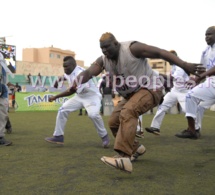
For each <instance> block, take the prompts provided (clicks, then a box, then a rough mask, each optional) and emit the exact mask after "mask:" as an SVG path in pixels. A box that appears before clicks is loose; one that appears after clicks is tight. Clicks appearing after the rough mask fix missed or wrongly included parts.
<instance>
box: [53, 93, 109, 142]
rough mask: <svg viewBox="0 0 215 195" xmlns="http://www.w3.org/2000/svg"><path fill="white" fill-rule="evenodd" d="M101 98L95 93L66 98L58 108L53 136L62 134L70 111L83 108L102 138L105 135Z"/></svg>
mask: <svg viewBox="0 0 215 195" xmlns="http://www.w3.org/2000/svg"><path fill="white" fill-rule="evenodd" d="M100 107H101V98H100V96H98V95H97V94H95V95H94V94H93V95H92V94H90V95H87V94H85V96H83V95H75V96H74V97H72V98H71V99H69V100H67V101H66V102H65V103H64V104H63V105H62V106H61V107H60V108H59V110H58V114H57V118H56V125H55V130H54V134H53V135H54V136H59V135H64V128H65V125H66V122H67V119H68V116H69V114H70V113H71V112H74V111H76V110H80V109H81V108H85V109H86V110H87V113H88V117H89V118H90V119H91V120H92V122H93V124H94V126H95V128H96V131H97V133H98V135H99V136H100V137H101V138H102V137H104V136H105V135H107V131H106V129H105V126H104V122H103V119H102V117H101V115H100Z"/></svg>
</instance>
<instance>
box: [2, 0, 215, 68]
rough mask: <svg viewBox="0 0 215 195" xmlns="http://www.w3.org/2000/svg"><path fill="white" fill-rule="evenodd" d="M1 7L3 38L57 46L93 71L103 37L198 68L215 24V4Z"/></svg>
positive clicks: (67, 1)
mask: <svg viewBox="0 0 215 195" xmlns="http://www.w3.org/2000/svg"><path fill="white" fill-rule="evenodd" d="M0 2H1V28H0V37H1V36H6V43H7V44H11V45H16V49H17V52H16V55H17V60H20V61H21V60H22V49H23V48H31V47H36V48H43V47H50V46H52V45H53V47H56V48H60V49H68V50H71V51H74V52H75V53H76V59H78V60H83V61H84V62H85V66H90V64H91V63H92V62H94V61H95V60H96V59H97V58H98V57H99V56H101V55H102V52H101V49H100V46H99V38H100V37H101V35H102V34H103V33H105V32H111V33H113V34H114V35H115V37H116V39H117V40H118V41H119V42H123V41H130V40H136V41H140V42H143V43H146V44H148V45H153V46H156V47H159V48H162V49H166V50H171V49H174V50H176V51H177V53H178V55H179V57H180V58H182V59H183V60H185V61H187V62H195V63H198V62H199V61H200V56H201V53H202V51H203V50H204V49H205V47H206V46H207V45H206V42H205V31H206V30H207V28H208V27H210V26H214V25H215V15H214V10H215V0H108V1H107V0H106V1H105V0H52V1H48V0H10V1H5V0H4V1H3V0H0Z"/></svg>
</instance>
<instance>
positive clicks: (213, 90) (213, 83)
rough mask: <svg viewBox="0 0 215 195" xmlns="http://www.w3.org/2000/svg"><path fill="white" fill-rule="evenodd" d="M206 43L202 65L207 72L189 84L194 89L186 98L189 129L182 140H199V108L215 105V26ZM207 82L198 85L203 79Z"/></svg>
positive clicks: (182, 133) (206, 37)
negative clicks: (197, 124) (196, 121)
mask: <svg viewBox="0 0 215 195" xmlns="http://www.w3.org/2000/svg"><path fill="white" fill-rule="evenodd" d="M205 41H206V42H207V44H208V46H207V47H206V49H205V50H204V51H203V53H202V56H201V64H203V66H204V67H206V70H207V71H206V72H204V73H202V74H201V75H200V77H195V78H194V79H193V80H190V81H189V82H188V84H187V85H188V86H190V87H191V88H192V87H194V86H195V85H197V86H195V87H194V88H193V89H192V90H191V91H189V93H188V94H187V96H186V117H187V121H188V129H187V130H184V131H182V132H181V133H180V136H181V137H182V138H194V139H197V138H198V134H197V133H196V131H195V119H196V118H197V113H198V106H199V105H201V106H203V107H205V108H209V107H210V106H212V105H213V104H214V103H215V26H211V27H209V28H208V29H207V30H206V33H205ZM205 78H206V80H205V81H204V82H203V83H201V84H200V85H198V84H199V83H200V81H202V80H203V79H205Z"/></svg>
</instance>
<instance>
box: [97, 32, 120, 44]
mask: <svg viewBox="0 0 215 195" xmlns="http://www.w3.org/2000/svg"><path fill="white" fill-rule="evenodd" d="M107 39H110V40H112V41H117V40H116V38H115V36H114V35H113V34H112V33H110V32H106V33H103V34H102V36H101V38H100V39H99V41H100V42H101V41H105V40H107Z"/></svg>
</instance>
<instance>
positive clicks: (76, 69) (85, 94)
mask: <svg viewBox="0 0 215 195" xmlns="http://www.w3.org/2000/svg"><path fill="white" fill-rule="evenodd" d="M63 68H64V72H65V74H64V77H65V79H66V80H67V81H68V83H69V86H70V87H71V86H72V85H73V84H74V82H76V76H77V75H79V73H81V72H83V71H84V69H83V68H82V67H80V66H77V64H76V61H75V59H74V58H73V57H72V56H67V57H65V58H64V60H63ZM74 93H76V95H75V96H74V97H72V98H71V99H69V100H67V101H66V102H65V103H64V104H63V105H62V106H61V107H60V109H59V110H58V114H57V118H56V125H55V130H54V134H53V137H48V138H45V140H46V141H47V142H51V143H56V144H64V128H65V125H66V122H67V118H68V115H69V114H70V113H71V112H74V111H76V110H80V109H81V108H85V109H86V111H87V113H88V117H89V118H90V119H91V120H92V122H93V124H94V126H95V128H96V130H97V133H98V135H99V137H100V138H101V139H102V145H103V147H104V148H107V147H108V146H109V143H110V140H109V137H108V134H107V131H106V129H105V127H104V122H103V120H102V117H101V115H100V114H99V112H100V106H101V98H102V97H101V94H100V93H99V90H98V88H97V86H96V85H95V83H94V82H93V80H92V79H90V80H89V81H88V82H87V83H85V84H80V85H78V87H77V89H76V90H73V91H71V90H70V91H69V90H67V91H65V92H62V93H60V94H58V95H55V96H51V97H50V98H49V102H52V101H55V100H56V99H57V98H61V97H65V96H70V95H72V94H74Z"/></svg>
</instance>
